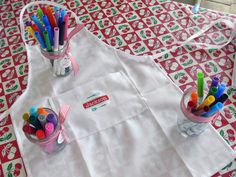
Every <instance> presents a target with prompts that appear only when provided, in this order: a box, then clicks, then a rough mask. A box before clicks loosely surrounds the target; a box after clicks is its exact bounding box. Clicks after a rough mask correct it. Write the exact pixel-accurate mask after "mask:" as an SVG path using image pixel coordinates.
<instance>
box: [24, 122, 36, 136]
mask: <svg viewBox="0 0 236 177" xmlns="http://www.w3.org/2000/svg"><path fill="white" fill-rule="evenodd" d="M22 130H23V132H25V133H27V134H30V135H35V132H36V129H35V128H33V127H31V126H30V125H29V124H25V125H24V126H23V127H22Z"/></svg>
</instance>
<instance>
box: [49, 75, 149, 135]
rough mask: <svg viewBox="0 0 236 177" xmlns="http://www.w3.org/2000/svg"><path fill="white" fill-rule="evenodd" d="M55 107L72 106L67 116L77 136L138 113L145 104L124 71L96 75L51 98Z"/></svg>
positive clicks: (57, 108) (56, 108)
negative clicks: (100, 75)
mask: <svg viewBox="0 0 236 177" xmlns="http://www.w3.org/2000/svg"><path fill="white" fill-rule="evenodd" d="M50 104H51V106H52V108H53V110H59V108H60V106H61V105H69V106H70V111H69V113H68V116H67V119H68V124H69V125H70V127H71V129H72V130H73V131H76V132H75V134H74V135H75V137H76V138H82V137H85V136H89V135H90V134H92V133H95V132H97V131H100V130H103V129H106V128H109V127H111V126H113V125H115V124H118V123H120V122H122V121H125V120H127V119H129V118H130V117H133V116H134V115H137V114H139V113H140V112H142V111H143V110H144V109H146V105H145V103H144V102H143V100H142V99H141V97H140V96H139V95H138V92H137V90H136V88H135V87H134V86H133V85H132V83H131V82H130V80H129V79H128V78H127V77H126V76H125V75H124V74H123V73H121V72H117V73H111V74H108V75H106V76H104V77H100V78H97V79H96V80H94V81H91V82H88V83H86V84H84V85H82V86H79V87H76V88H74V89H72V90H70V91H68V92H65V93H63V94H61V95H59V96H56V97H53V98H51V99H50Z"/></svg>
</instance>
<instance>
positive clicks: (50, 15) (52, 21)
mask: <svg viewBox="0 0 236 177" xmlns="http://www.w3.org/2000/svg"><path fill="white" fill-rule="evenodd" d="M47 16H48V19H49V22H50V24H51V27H52V29H54V28H55V27H56V26H57V22H56V19H55V16H54V15H53V12H52V8H51V7H49V6H48V7H47Z"/></svg>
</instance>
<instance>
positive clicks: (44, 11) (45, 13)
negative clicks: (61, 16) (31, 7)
mask: <svg viewBox="0 0 236 177" xmlns="http://www.w3.org/2000/svg"><path fill="white" fill-rule="evenodd" d="M41 9H42V11H43V14H44V15H47V9H46V7H41Z"/></svg>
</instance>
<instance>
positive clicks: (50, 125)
mask: <svg viewBox="0 0 236 177" xmlns="http://www.w3.org/2000/svg"><path fill="white" fill-rule="evenodd" d="M44 128H45V134H46V137H48V136H50V135H51V134H52V133H53V131H54V125H53V123H50V122H48V123H46V124H45V127H44Z"/></svg>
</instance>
